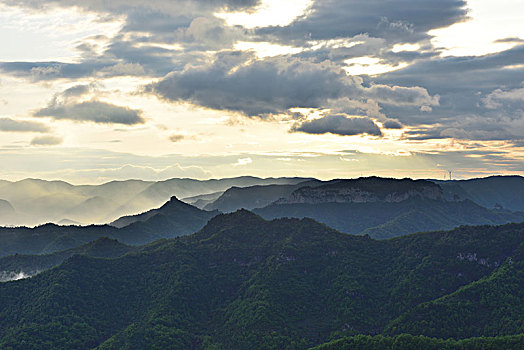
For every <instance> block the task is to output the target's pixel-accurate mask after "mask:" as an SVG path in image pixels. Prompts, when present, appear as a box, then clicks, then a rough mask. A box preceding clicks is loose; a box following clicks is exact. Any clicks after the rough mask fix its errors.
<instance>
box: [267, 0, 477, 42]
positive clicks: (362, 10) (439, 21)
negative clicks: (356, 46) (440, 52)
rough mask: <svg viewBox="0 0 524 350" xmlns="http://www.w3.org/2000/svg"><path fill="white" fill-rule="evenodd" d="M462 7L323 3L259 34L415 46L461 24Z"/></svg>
mask: <svg viewBox="0 0 524 350" xmlns="http://www.w3.org/2000/svg"><path fill="white" fill-rule="evenodd" d="M465 6H466V1H465V0H440V1H438V2H436V1H433V0H392V1H383V0H322V1H315V2H314V4H313V6H312V8H311V11H310V12H309V13H307V14H305V15H304V16H302V17H300V18H298V19H296V20H295V21H294V22H293V23H291V24H290V25H288V26H276V27H268V28H261V29H259V30H258V33H259V34H260V35H262V36H264V35H266V36H271V37H272V38H273V39H274V40H280V41H286V42H293V43H303V42H304V41H309V40H330V39H334V38H350V37H353V36H355V35H358V34H361V33H367V34H369V35H370V36H372V37H378V38H385V39H387V40H390V41H393V42H416V41H419V40H422V39H425V38H427V37H428V35H427V32H428V31H430V30H431V29H435V28H442V27H447V26H449V25H451V24H453V23H457V22H460V21H464V20H465V19H466V18H467V11H466V9H465Z"/></svg>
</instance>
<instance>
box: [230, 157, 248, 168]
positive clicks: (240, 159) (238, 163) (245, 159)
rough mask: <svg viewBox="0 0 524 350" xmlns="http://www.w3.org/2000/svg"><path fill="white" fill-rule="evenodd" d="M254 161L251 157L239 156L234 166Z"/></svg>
mask: <svg viewBox="0 0 524 350" xmlns="http://www.w3.org/2000/svg"><path fill="white" fill-rule="evenodd" d="M251 163H253V160H252V159H251V157H246V158H239V159H238V160H237V162H236V163H235V164H233V166H244V165H248V164H251Z"/></svg>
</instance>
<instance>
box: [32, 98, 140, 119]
mask: <svg viewBox="0 0 524 350" xmlns="http://www.w3.org/2000/svg"><path fill="white" fill-rule="evenodd" d="M34 116H35V117H51V118H53V119H67V120H73V121H78V122H80V121H91V122H95V123H101V124H124V125H135V124H142V123H144V122H145V120H144V118H143V117H142V112H141V111H139V110H134V109H131V108H128V107H121V106H116V105H113V104H110V103H106V102H100V101H96V100H92V101H86V102H80V103H67V104H61V103H55V102H52V103H51V104H50V105H49V106H47V107H45V108H42V109H40V110H38V111H37V112H36V113H35V114H34Z"/></svg>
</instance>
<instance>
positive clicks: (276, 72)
mask: <svg viewBox="0 0 524 350" xmlns="http://www.w3.org/2000/svg"><path fill="white" fill-rule="evenodd" d="M145 91H147V92H151V93H154V94H156V95H157V96H159V97H160V98H163V99H165V100H168V101H172V102H190V103H192V104H194V105H199V106H203V107H207V108H211V109H216V110H225V111H237V112H241V113H242V114H244V115H246V116H257V117H267V116H269V115H275V114H281V113H288V110H289V109H290V108H297V107H298V108H330V101H333V100H337V99H340V98H346V97H350V98H355V99H366V100H367V99H373V100H375V101H376V102H378V103H382V102H383V103H386V104H391V105H402V106H417V107H420V106H421V105H436V104H438V96H430V95H429V93H428V92H427V90H425V89H424V88H421V87H399V86H387V85H384V84H374V85H372V86H369V87H366V86H364V85H363V80H362V79H361V78H359V77H352V76H348V75H347V74H346V73H345V71H344V70H343V69H342V68H341V67H340V66H338V65H336V64H334V63H333V62H330V61H323V62H320V63H317V62H314V61H313V60H306V59H299V58H295V57H286V56H278V57H270V58H266V59H262V60H254V56H253V55H252V54H249V53H243V52H239V51H228V52H221V53H220V54H218V55H216V57H215V60H214V62H213V63H211V64H207V65H201V66H198V67H188V68H186V69H185V70H183V71H176V72H171V73H170V74H168V75H167V76H166V77H165V78H164V79H162V80H160V81H158V82H156V83H153V84H150V85H148V86H147V87H146V89H145Z"/></svg>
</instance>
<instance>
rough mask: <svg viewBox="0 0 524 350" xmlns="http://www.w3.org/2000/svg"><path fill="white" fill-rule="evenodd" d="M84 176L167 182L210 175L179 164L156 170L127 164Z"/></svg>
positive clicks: (198, 169) (86, 172)
mask: <svg viewBox="0 0 524 350" xmlns="http://www.w3.org/2000/svg"><path fill="white" fill-rule="evenodd" d="M79 173H82V174H81V175H82V176H87V175H89V173H92V175H95V174H96V175H98V176H99V177H101V178H107V179H112V180H113V179H123V180H127V179H148V180H166V179H170V178H175V177H189V178H199V179H201V178H208V177H210V175H211V174H210V173H209V172H207V171H205V170H204V169H202V168H201V167H198V166H181V165H179V164H174V165H170V166H167V167H164V168H156V167H151V166H139V165H132V164H126V165H124V166H121V167H118V168H112V169H103V170H101V169H100V170H96V171H94V170H86V171H80V172H79Z"/></svg>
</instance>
